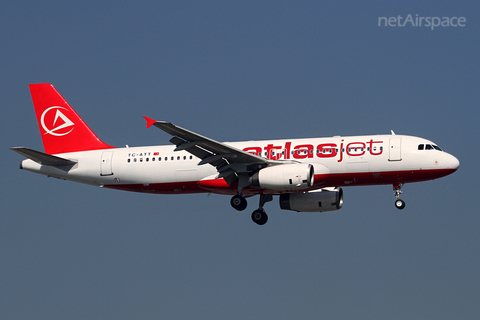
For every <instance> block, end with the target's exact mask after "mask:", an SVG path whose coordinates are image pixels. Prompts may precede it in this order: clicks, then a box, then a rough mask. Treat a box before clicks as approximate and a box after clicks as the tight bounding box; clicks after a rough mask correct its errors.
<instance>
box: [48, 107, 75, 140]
mask: <svg viewBox="0 0 480 320" xmlns="http://www.w3.org/2000/svg"><path fill="white" fill-rule="evenodd" d="M60 109H63V110H67V109H66V108H63V107H59V106H54V107H50V108H48V109H47V110H45V111H44V112H43V113H42V116H41V118H40V123H41V125H42V128H43V130H45V133H44V134H51V135H52V136H57V137H60V136H65V135H67V134H69V133H70V132H72V130H73V126H74V125H75V123H73V122H72V121H71V120H70V119H68V118H67V116H66V115H64V114H63V112H62V111H60ZM55 110H56V112H53V111H55ZM50 111H52V112H50ZM67 111H68V110H67ZM45 117H46V118H47V120H48V121H47V122H48V123H51V124H52V126H51V129H49V128H48V127H47V125H46V124H45ZM59 119H60V120H59ZM70 127H71V128H70Z"/></svg>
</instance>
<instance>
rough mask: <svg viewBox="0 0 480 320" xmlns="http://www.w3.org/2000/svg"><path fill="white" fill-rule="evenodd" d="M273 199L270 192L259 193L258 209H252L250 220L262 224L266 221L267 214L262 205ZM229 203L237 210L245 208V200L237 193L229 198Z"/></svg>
mask: <svg viewBox="0 0 480 320" xmlns="http://www.w3.org/2000/svg"><path fill="white" fill-rule="evenodd" d="M272 200H273V196H272V195H271V194H261V195H260V203H259V206H258V209H257V210H255V211H253V213H252V220H253V222H255V223H256V224H258V225H264V224H265V223H267V221H268V215H267V213H266V212H265V210H263V206H264V204H265V202H269V201H272ZM230 204H231V205H232V207H234V208H235V209H236V210H238V211H243V210H245V209H246V208H247V200H246V199H245V197H243V196H242V195H240V194H237V195H235V196H233V197H232V199H231V200H230Z"/></svg>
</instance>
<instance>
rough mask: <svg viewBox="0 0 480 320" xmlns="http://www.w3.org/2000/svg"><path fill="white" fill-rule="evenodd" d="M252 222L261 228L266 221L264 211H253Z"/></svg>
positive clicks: (266, 216)
mask: <svg viewBox="0 0 480 320" xmlns="http://www.w3.org/2000/svg"><path fill="white" fill-rule="evenodd" d="M252 220H253V222H255V223H256V224H258V225H260V226H263V225H264V224H265V223H267V221H268V215H267V213H266V212H265V211H263V210H261V209H258V210H255V211H253V213H252Z"/></svg>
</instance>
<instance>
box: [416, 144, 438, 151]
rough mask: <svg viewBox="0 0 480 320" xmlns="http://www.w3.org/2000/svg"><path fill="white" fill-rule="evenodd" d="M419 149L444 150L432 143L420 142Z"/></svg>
mask: <svg viewBox="0 0 480 320" xmlns="http://www.w3.org/2000/svg"><path fill="white" fill-rule="evenodd" d="M418 150H438V151H443V150H442V149H440V147H439V146H436V145H434V144H433V145H432V144H419V145H418Z"/></svg>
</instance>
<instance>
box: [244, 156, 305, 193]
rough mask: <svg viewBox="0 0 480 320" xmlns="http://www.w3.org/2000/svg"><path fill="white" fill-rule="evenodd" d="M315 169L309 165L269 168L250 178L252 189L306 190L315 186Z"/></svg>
mask: <svg viewBox="0 0 480 320" xmlns="http://www.w3.org/2000/svg"><path fill="white" fill-rule="evenodd" d="M314 178H315V173H314V168H313V166H312V165H311V164H308V163H299V164H284V165H278V166H272V167H267V168H264V169H261V170H260V171H258V172H256V173H255V174H254V175H253V176H251V177H250V179H249V183H250V186H251V187H254V188H262V189H270V190H278V191H290V190H304V189H308V188H310V187H311V186H312V185H313V180H314Z"/></svg>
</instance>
